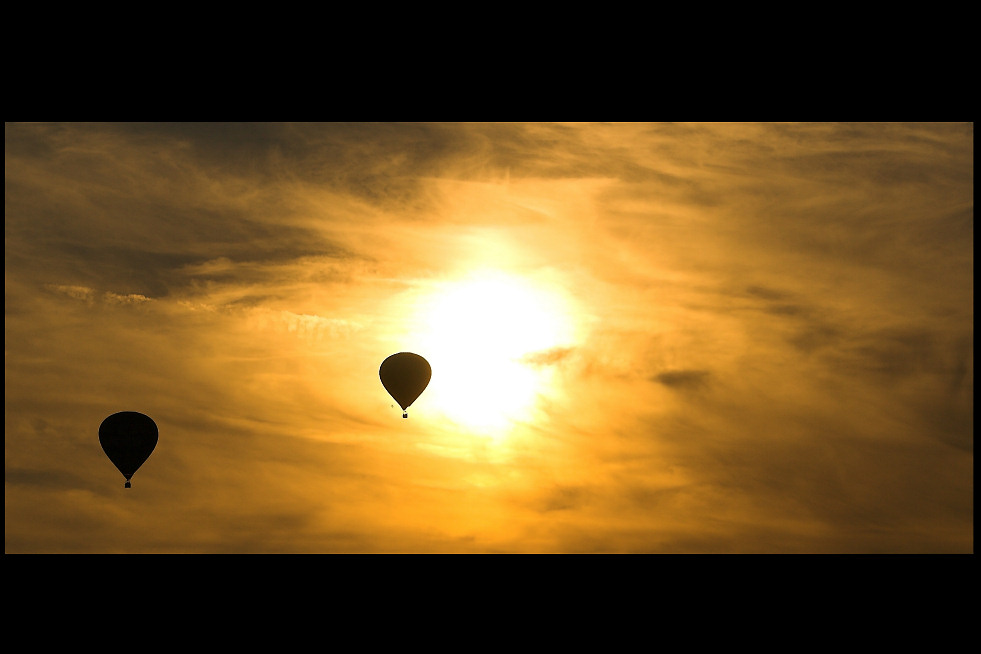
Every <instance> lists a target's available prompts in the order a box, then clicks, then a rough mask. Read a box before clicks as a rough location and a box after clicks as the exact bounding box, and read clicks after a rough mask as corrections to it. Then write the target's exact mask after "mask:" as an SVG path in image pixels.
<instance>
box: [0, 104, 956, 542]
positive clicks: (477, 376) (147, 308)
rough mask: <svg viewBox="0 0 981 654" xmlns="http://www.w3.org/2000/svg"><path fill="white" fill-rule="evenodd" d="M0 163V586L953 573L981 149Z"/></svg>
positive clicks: (269, 129) (566, 135)
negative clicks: (228, 577)
mask: <svg viewBox="0 0 981 654" xmlns="http://www.w3.org/2000/svg"><path fill="white" fill-rule="evenodd" d="M4 137H5V147H4V156H5V203H4V464H5V470H4V549H5V552H7V553H46V552H50V553H68V552H71V553H87V552H93V553H101V552H110V553H111V552H168V553H170V552H173V553H185V552H186V553H197V552H204V553H293V552H302V553H331V552H542V553H566V552H570V553H571V552H637V553H741V552H746V553H776V552H781V553H783V552H786V553H824V552H832V553H941V552H967V553H969V552H973V549H974V523H973V508H974V507H973V491H974V476H973V469H974V440H973V435H972V427H973V412H974V409H973V393H974V366H973V350H974V304H973V291H974V282H973V273H974V181H973V180H974V128H973V124H970V123H940V124H895V123H884V124H880V123H861V124H823V123H819V124H812V123H807V124H782V123H781V124H743V123H740V124H714V123H712V124H660V123H652V124H635V123H631V124H542V123H531V124H521V123H504V124H485V123H478V124H444V123H434V124H116V123H106V124H75V123H68V124H11V123H6V124H5V125H4ZM399 351H411V352H416V353H418V354H421V355H422V356H424V357H426V358H427V359H428V360H429V361H430V363H431V364H432V367H433V379H432V382H431V384H430V386H429V388H427V389H426V391H425V392H424V393H423V394H422V396H421V397H420V398H419V399H418V400H417V401H416V403H415V404H414V405H413V406H412V407H410V408H409V419H407V420H406V419H403V418H402V416H401V413H402V412H401V410H400V409H399V407H398V406H393V405H394V401H393V400H392V398H391V397H390V396H389V395H388V394H387V393H386V391H385V389H384V388H383V387H382V385H381V382H380V381H379V379H378V367H379V365H380V364H381V362H382V360H384V359H385V357H387V356H388V355H390V354H392V353H395V352H399ZM117 411H140V412H142V413H145V414H147V415H149V416H150V417H151V418H153V419H154V421H156V423H157V425H158V427H159V431H160V438H159V442H158V445H157V448H156V450H155V451H154V453H153V454H152V455H151V456H150V458H149V459H148V460H147V462H146V463H145V464H144V465H143V467H142V468H141V469H140V470H139V471H138V472H137V473H136V475H135V476H134V477H133V487H132V488H131V489H124V488H123V482H124V479H123V477H122V475H121V474H120V473H119V472H118V471H117V470H116V469H115V468H114V467H113V465H112V463H111V462H110V461H109V459H108V458H107V457H106V455H105V454H104V453H103V451H102V449H101V447H100V445H99V440H98V428H99V425H100V423H101V422H102V420H103V419H104V418H106V417H107V416H108V415H110V414H112V413H115V412H117Z"/></svg>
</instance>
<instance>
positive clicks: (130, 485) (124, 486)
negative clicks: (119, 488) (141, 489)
mask: <svg viewBox="0 0 981 654" xmlns="http://www.w3.org/2000/svg"><path fill="white" fill-rule="evenodd" d="M132 487H133V484H131V483H129V482H128V481H127V482H126V483H125V484H123V488H132Z"/></svg>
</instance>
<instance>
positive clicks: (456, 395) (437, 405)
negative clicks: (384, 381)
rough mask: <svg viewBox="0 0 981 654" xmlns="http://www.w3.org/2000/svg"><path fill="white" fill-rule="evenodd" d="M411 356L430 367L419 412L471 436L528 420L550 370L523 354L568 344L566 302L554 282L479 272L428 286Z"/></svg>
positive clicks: (571, 332) (571, 334)
mask: <svg viewBox="0 0 981 654" xmlns="http://www.w3.org/2000/svg"><path fill="white" fill-rule="evenodd" d="M416 311H417V315H416V320H415V321H414V322H415V325H416V329H417V332H418V333H417V334H416V337H415V338H414V339H412V340H413V341H415V342H417V343H418V347H419V353H420V354H423V356H425V357H426V358H427V359H428V360H429V362H430V364H431V365H432V368H433V377H432V381H431V382H430V385H429V387H428V388H427V389H426V392H425V394H424V396H423V397H424V402H425V403H426V406H428V407H432V409H434V410H436V411H438V412H439V413H441V414H443V416H444V417H445V418H447V419H448V420H450V421H452V422H453V423H455V424H456V425H457V426H459V427H461V428H463V429H465V430H467V431H469V432H471V433H475V434H482V435H486V436H495V437H499V436H502V435H504V434H505V433H507V431H508V429H509V427H510V426H511V425H513V424H514V423H515V422H517V421H521V420H529V419H531V418H532V413H533V409H534V405H535V402H536V399H537V398H538V397H539V395H541V394H543V393H547V392H548V381H549V379H548V378H549V376H550V374H551V372H552V371H551V370H550V369H548V367H547V366H540V365H538V366H536V365H533V364H532V363H531V361H532V359H531V358H530V357H529V355H532V354H533V353H540V352H542V351H545V350H552V349H554V348H560V347H569V346H571V344H572V343H573V341H574V339H575V323H574V321H573V319H572V312H571V310H570V300H569V298H568V297H567V296H566V295H565V294H564V292H562V290H561V289H560V288H559V287H557V286H556V285H555V284H551V283H548V282H546V281H543V280H540V279H539V280H536V279H531V278H525V277H521V276H518V275H514V274H509V273H504V272H501V271H493V270H490V271H488V270H484V271H478V272H473V273H471V274H469V275H467V276H466V277H464V278H462V279H459V280H456V281H452V282H447V283H440V284H436V285H435V286H434V287H432V288H430V289H428V290H427V292H426V293H425V294H424V296H423V297H421V298H420V299H419V301H418V302H416Z"/></svg>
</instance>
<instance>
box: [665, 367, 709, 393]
mask: <svg viewBox="0 0 981 654" xmlns="http://www.w3.org/2000/svg"><path fill="white" fill-rule="evenodd" d="M709 377H710V374H709V372H708V371H707V370H666V371H664V372H662V373H658V374H657V375H655V376H654V381H657V382H658V383H661V384H664V385H665V386H668V387H670V388H677V389H687V390H697V389H700V388H704V387H705V386H706V385H707V384H708V382H709Z"/></svg>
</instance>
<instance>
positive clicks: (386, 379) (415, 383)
mask: <svg viewBox="0 0 981 654" xmlns="http://www.w3.org/2000/svg"><path fill="white" fill-rule="evenodd" d="M378 376H379V377H380V378H381V383H382V385H383V386H384V387H385V390H386V391H388V394H389V395H391V396H392V397H393V398H395V401H396V402H398V403H399V406H400V407H402V417H403V418H408V417H409V414H408V412H407V411H406V409H408V408H409V405H410V404H412V403H413V402H415V401H416V398H417V397H419V396H420V395H421V394H422V392H423V391H424V390H426V386H428V385H429V380H430V378H432V376H433V369H432V368H431V367H430V366H429V362H428V361H426V360H425V359H423V358H422V357H421V356H419V355H418V354H413V353H412V352H399V353H398V354H393V355H392V356H390V357H388V358H387V359H385V360H384V361H382V364H381V367H380V368H379V369H378Z"/></svg>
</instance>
